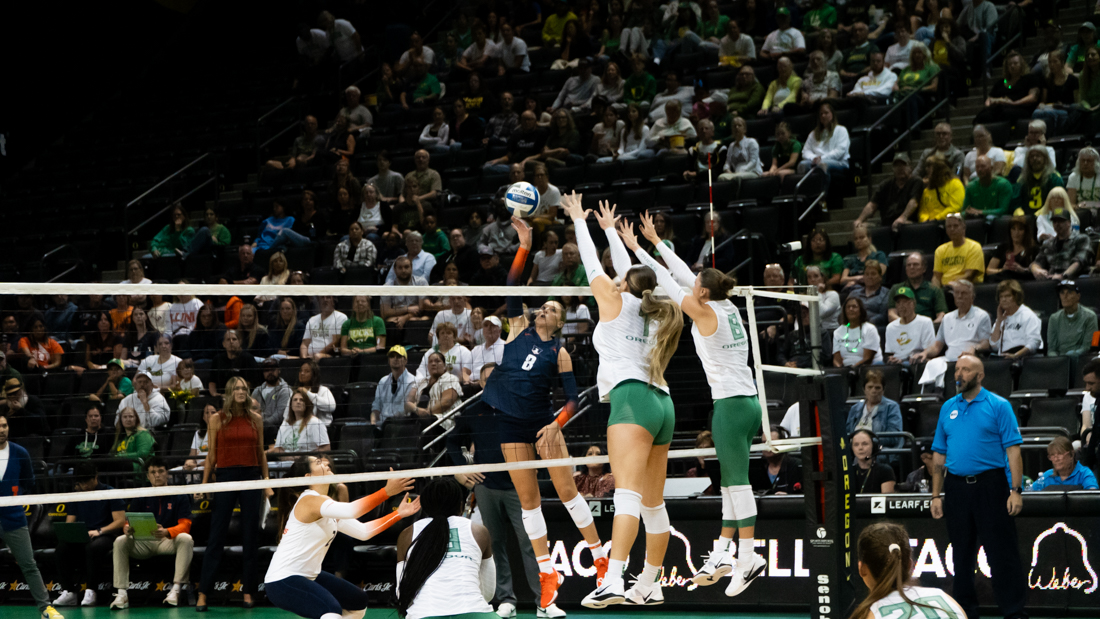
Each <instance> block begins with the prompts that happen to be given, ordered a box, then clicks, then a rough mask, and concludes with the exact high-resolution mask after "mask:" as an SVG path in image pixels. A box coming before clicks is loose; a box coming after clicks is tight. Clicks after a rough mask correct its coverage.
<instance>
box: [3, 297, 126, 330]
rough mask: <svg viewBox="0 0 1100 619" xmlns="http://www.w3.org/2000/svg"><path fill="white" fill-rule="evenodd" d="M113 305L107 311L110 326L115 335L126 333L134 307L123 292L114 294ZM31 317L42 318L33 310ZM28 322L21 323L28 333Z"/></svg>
mask: <svg viewBox="0 0 1100 619" xmlns="http://www.w3.org/2000/svg"><path fill="white" fill-rule="evenodd" d="M114 299H115V307H114V308H112V309H110V310H108V311H107V313H108V314H109V315H110V316H111V328H112V329H114V332H115V334H116V335H120V336H122V335H125V334H126V325H127V324H129V322H130V315H131V313H132V312H133V311H134V308H133V307H131V305H130V296H129V295H125V294H116V295H115V296H114ZM32 317H33V318H42V314H39V313H38V312H35V313H34V315H33V316H32ZM29 324H30V323H29V322H24V323H23V331H24V332H27V333H29V332H30V329H29V328H28V326H27V325H29Z"/></svg>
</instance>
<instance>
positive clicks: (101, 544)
mask: <svg viewBox="0 0 1100 619" xmlns="http://www.w3.org/2000/svg"><path fill="white" fill-rule="evenodd" d="M73 481H74V482H76V491H77V492H92V491H96V490H114V488H112V487H110V486H108V485H107V484H101V483H99V477H98V472H97V471H96V468H95V465H94V464H92V463H91V462H81V463H80V464H78V465H76V467H75V469H74V472H73ZM69 505H70V509H71V510H72V511H71V512H70V513H69V515H68V516H66V517H65V522H82V523H84V526H85V528H87V529H88V538H89V540H88V542H87V543H84V544H70V543H67V542H58V544H57V552H56V554H55V556H56V557H57V573H58V580H59V581H60V582H61V586H63V587H64V588H65V590H64V591H62V592H61V595H60V596H58V598H57V605H58V606H74V605H76V604H84V605H88V606H90V605H94V604H95V589H96V586H97V585H98V584H99V581H98V578H99V577H100V576H97V574H103V573H104V571H103V569H102V568H103V567H104V566H105V564H106V563H107V561H106V559H107V555H109V554H110V553H111V548H112V547H113V546H114V543H115V538H116V537H118V536H119V535H121V534H122V527H123V525H125V524H126V502H125V501H123V500H122V499H110V500H105V501H82V502H79V503H70V504H69ZM81 584H86V585H87V586H88V589H87V591H85V592H84V595H83V596H82V597H83V599H81V597H78V596H79V592H80V585H81Z"/></svg>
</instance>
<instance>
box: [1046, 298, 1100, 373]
mask: <svg viewBox="0 0 1100 619" xmlns="http://www.w3.org/2000/svg"><path fill="white" fill-rule="evenodd" d="M1058 298H1059V300H1061V302H1062V309H1060V310H1058V311H1057V312H1055V313H1054V315H1053V316H1051V317H1050V324H1049V325H1048V326H1047V356H1048V357H1058V356H1061V355H1067V356H1074V357H1075V356H1077V355H1081V354H1084V353H1087V352H1088V351H1089V350H1090V349H1091V348H1092V334H1093V333H1095V332H1096V330H1097V326H1096V312H1094V311H1092V310H1091V309H1089V308H1087V307H1084V306H1082V305H1081V291H1080V289H1079V288H1078V287H1077V283H1076V282H1074V281H1073V280H1071V279H1063V280H1062V281H1060V282H1058Z"/></svg>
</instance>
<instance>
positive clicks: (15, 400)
mask: <svg viewBox="0 0 1100 619" xmlns="http://www.w3.org/2000/svg"><path fill="white" fill-rule="evenodd" d="M0 415H3V416H4V417H5V418H6V419H7V420H8V428H9V430H8V431H9V433H10V436H11V438H13V439H18V438H23V437H25V436H32V435H33V436H49V435H50V425H49V422H48V421H47V419H46V408H45V407H44V406H43V405H42V400H39V399H38V396H35V395H30V394H28V393H27V392H26V391H25V390H24V389H23V383H22V381H20V380H19V379H18V378H9V379H8V380H7V381H6V382H5V383H4V399H3V400H2V401H0Z"/></svg>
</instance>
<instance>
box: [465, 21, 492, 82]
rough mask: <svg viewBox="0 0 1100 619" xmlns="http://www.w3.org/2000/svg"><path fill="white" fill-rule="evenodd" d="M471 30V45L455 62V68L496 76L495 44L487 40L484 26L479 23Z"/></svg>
mask: <svg viewBox="0 0 1100 619" xmlns="http://www.w3.org/2000/svg"><path fill="white" fill-rule="evenodd" d="M472 30H473V33H474V40H473V43H471V44H470V46H469V47H467V48H466V50H465V51H463V52H462V56H461V57H460V58H459V59H458V60H457V61H455V67H457V68H459V69H462V70H464V71H470V72H482V73H485V74H486V75H490V74H496V73H497V67H496V62H495V58H496V57H498V56H499V55H500V50H499V49H498V48H497V44H496V43H493V42H492V41H490V40H489V39H488V37H487V35H486V33H485V26H484V25H482V24H481V23H480V22H475V23H474V26H473V28H472Z"/></svg>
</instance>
